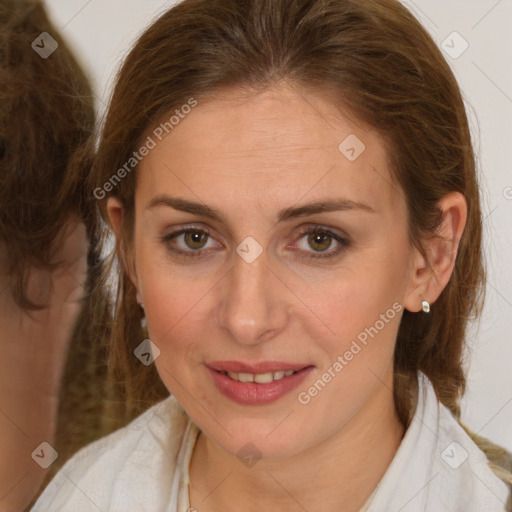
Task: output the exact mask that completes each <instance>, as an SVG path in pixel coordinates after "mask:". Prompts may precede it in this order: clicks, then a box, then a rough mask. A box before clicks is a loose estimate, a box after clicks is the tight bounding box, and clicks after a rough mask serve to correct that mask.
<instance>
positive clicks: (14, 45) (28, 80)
mask: <svg viewBox="0 0 512 512" xmlns="http://www.w3.org/2000/svg"><path fill="white" fill-rule="evenodd" d="M43 31H45V32H48V33H49V34H50V35H51V36H52V37H53V38H54V39H56V40H57V42H58V48H57V49H56V50H55V51H54V52H53V53H52V54H51V55H50V56H48V57H47V58H46V59H45V58H42V57H41V56H40V55H38V54H37V53H36V51H34V49H32V47H31V45H32V42H33V41H34V40H36V38H38V36H39V35H40V34H41V32H43ZM94 130H95V112H94V105H93V94H92V90H91V87H90V85H89V81H88V79H87V77H86V75H85V73H84V72H83V70H82V68H81V67H80V65H79V63H78V62H77V61H76V59H75V57H74V56H73V54H72V53H71V51H70V50H69V48H68V46H67V44H66V43H65V41H63V40H62V39H61V37H60V35H59V33H58V31H57V30H56V29H55V27H54V26H53V25H52V23H51V22H50V20H49V19H48V16H47V14H46V12H45V9H44V5H43V4H42V3H41V1H39V0H16V1H10V0H9V1H5V0H0V244H2V246H3V247H2V249H3V250H2V253H5V255H6V257H7V259H6V261H2V262H1V265H2V269H1V270H2V272H3V271H4V270H6V271H7V272H8V275H9V287H8V290H7V291H8V293H10V294H11V296H12V297H13V299H14V300H15V301H16V303H17V305H18V306H19V307H20V308H21V309H22V310H23V311H24V312H26V313H30V311H32V310H35V309H42V308H44V307H46V306H48V305H47V304H45V303H39V302H38V301H34V298H33V297H32V296H29V295H28V293H27V277H28V275H29V273H30V270H31V269H32V268H39V269H45V270H48V271H51V270H53V269H54V268H55V267H57V266H58V265H59V264H60V262H58V261H55V258H54V254H55V253H56V252H57V250H58V249H59V244H60V243H61V237H62V234H63V231H64V229H65V227H66V225H67V224H68V222H69V221H70V219H71V218H72V217H74V218H76V219H78V220H81V221H82V222H84V224H85V226H86V232H87V237H88V240H89V250H88V254H87V262H88V273H87V278H86V283H85V297H84V299H83V305H82V308H81V310H80V313H79V316H78V319H77V324H76V326H75V329H74V331H73V334H72V336H71V341H70V344H69V349H68V355H67V360H66V365H65V367H64V369H63V379H62V384H61V388H60V395H59V411H58V418H57V429H56V436H55V442H53V441H52V445H53V446H54V447H55V448H56V449H57V452H58V453H59V458H58V459H57V461H56V462H55V463H54V464H52V467H51V468H50V469H49V470H48V471H47V473H46V481H49V480H50V479H51V477H52V476H53V475H54V474H55V473H56V471H57V470H58V468H59V467H60V466H61V465H62V464H63V463H64V462H65V461H66V459H67V458H68V457H70V456H71V455H72V454H73V453H74V452H75V451H76V450H77V449H78V448H80V447H81V446H84V445H85V444H88V443H89V442H91V441H92V440H94V439H97V438H99V437H101V436H103V435H105V434H107V433H108V432H110V431H112V430H113V429H114V428H116V427H118V426H119V425H121V424H122V422H123V416H122V413H123V411H118V406H115V405H112V406H109V404H110V403H112V404H115V403H119V402H120V401H121V396H120V395H118V394H117V393H116V391H115V390H116V387H115V385H114V383H113V382H111V380H112V379H110V376H109V373H108V367H107V348H106V347H107V345H106V344H107V343H108V341H109V340H110V329H111V323H112V318H111V312H110V310H109V302H108V296H107V294H106V290H105V289H104V288H102V287H100V286H97V285H96V283H97V282H98V281H99V277H100V275H101V274H102V272H103V271H102V269H101V265H102V260H101V258H100V253H99V251H100V247H101V244H100V243H99V238H100V237H101V235H102V230H101V229H100V224H99V218H98V214H97V210H96V202H95V200H94V197H93V196H92V194H90V193H89V192H88V190H87V189H86V186H85V185H86V183H87V179H88V176H89V173H90V170H91V167H92V161H93V157H94V153H95V149H94V139H93V137H94ZM3 265H6V268H5V269H4V268H3ZM2 291H3V290H0V292H2ZM93 311H94V316H95V321H94V322H93V321H92V317H93ZM26 407H29V404H26ZM116 418H119V420H116ZM34 500H35V498H34Z"/></svg>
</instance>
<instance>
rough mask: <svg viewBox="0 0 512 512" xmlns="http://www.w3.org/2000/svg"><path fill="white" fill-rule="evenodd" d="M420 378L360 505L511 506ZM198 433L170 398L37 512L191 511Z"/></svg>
mask: <svg viewBox="0 0 512 512" xmlns="http://www.w3.org/2000/svg"><path fill="white" fill-rule="evenodd" d="M418 378H419V396H418V405H417V407H416V411H415V414H414V417H413V420H412V422H411V424H410V426H409V428H408V429H407V431H406V433H405V436H404V438H403V440H402V442H401V444H400V446H399V448H398V450H397V452H396V454H395V457H394V458H393V460H392V462H391V464H390V466H389V468H388V469H387V471H386V473H385V474H384V476H383V478H382V480H381V481H380V483H379V485H378V486H377V488H376V490H375V492H374V493H373V495H372V496H370V498H369V500H368V502H367V503H366V505H365V507H363V509H362V510H367V512H498V511H499V512H504V511H506V506H505V504H506V502H507V499H508V494H509V491H508V487H507V486H506V485H505V484H504V483H503V482H502V481H501V480H500V479H499V478H498V477H496V476H495V475H494V473H493V472H492V471H491V470H490V469H489V467H488V465H487V458H486V456H485V454H484V453H483V452H482V451H480V449H479V448H478V447H477V446H476V444H475V443H474V442H473V441H472V440H471V438H470V437H469V436H468V435H467V434H466V432H465V431H464V430H463V429H462V427H461V426H460V425H459V424H458V422H457V421H456V420H455V418H454V417H453V415H452V414H451V412H450V411H449V410H448V409H447V408H446V407H445V406H444V405H442V404H440V403H439V402H438V400H437V398H436V395H435V392H434V389H433V386H432V384H431V382H430V381H429V380H428V379H427V377H426V376H425V375H423V374H421V373H420V374H419V377H418ZM198 433H199V428H198V427H197V426H196V425H195V424H194V423H193V422H192V421H191V420H190V419H189V418H188V416H187V414H186V413H185V412H184V411H183V409H182V408H181V407H180V405H179V404H178V403H177V401H176V400H175V399H174V398H173V397H169V398H167V399H165V400H163V401H162V402H160V403H158V404H156V405H155V406H153V407H152V408H151V409H149V410H148V411H146V412H145V413H144V414H142V415H141V416H139V417H138V418H137V419H135V420H134V421H133V422H132V423H130V424H129V425H127V426H126V427H124V428H122V429H120V430H118V431H117V432H114V433H113V434H110V435H109V436H107V437H105V438H103V439H100V440H98V441H96V442H94V443H92V444H90V445H89V446H86V447H85V448H83V449H82V450H80V451H79V452H78V453H77V454H75V455H74V456H73V457H72V458H71V459H70V460H69V461H68V462H67V463H66V464H65V465H64V467H63V468H62V469H61V470H60V471H59V473H58V474H57V475H56V476H55V478H54V479H53V480H52V481H51V482H50V484H49V485H48V486H47V487H46V489H45V490H44V492H43V494H42V495H41V496H40V497H39V499H38V501H37V503H36V504H35V505H34V507H33V508H32V512H70V511H71V512H98V511H101V512H142V511H147V512H188V511H189V508H190V504H189V496H188V483H189V476H188V468H189V462H190V459H191V455H192V452H193V449H194V446H195V442H196V439H197V436H198ZM371 463H372V461H371V460H368V464H371ZM366 507H368V508H366ZM192 510H193V509H192Z"/></svg>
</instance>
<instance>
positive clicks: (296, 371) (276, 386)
mask: <svg viewBox="0 0 512 512" xmlns="http://www.w3.org/2000/svg"><path fill="white" fill-rule="evenodd" d="M207 369H208V370H209V372H210V374H211V376H212V377H213V380H214V382H215V384H216V386H217V389H218V390H219V391H220V392H221V393H222V394H223V395H224V396H226V397H228V398H230V399H231V400H233V401H235V402H237V403H240V404H245V405H258V404H268V403H271V402H274V401H276V400H278V399H279V398H281V397H282V396H284V395H285V394H287V393H288V392H290V391H291V390H292V389H294V388H295V387H297V386H298V385H299V384H300V382H302V381H303V380H304V379H305V378H306V376H307V375H308V374H309V373H310V371H311V370H312V369H313V366H311V365H307V364H300V363H299V364H294V363H283V362H277V361H273V362H268V361H266V362H262V363H257V364H247V363H242V362H238V361H216V362H213V363H209V364H208V365H207Z"/></svg>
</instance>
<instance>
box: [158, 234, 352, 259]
mask: <svg viewBox="0 0 512 512" xmlns="http://www.w3.org/2000/svg"><path fill="white" fill-rule="evenodd" d="M191 232H192V233H201V234H203V235H206V236H207V237H209V238H211V239H213V237H211V236H210V232H209V231H208V229H206V228H196V227H193V226H191V227H186V228H182V229H180V230H178V231H174V232H173V233H169V234H167V235H164V236H162V237H161V239H160V240H161V242H162V243H163V244H164V245H166V246H167V248H168V250H170V251H172V252H173V253H175V254H177V255H179V256H183V257H185V258H202V257H205V256H206V253H208V252H209V251H210V250H211V249H206V250H203V249H197V250H193V249H190V250H189V251H184V250H182V249H177V248H175V247H171V246H170V244H169V242H170V241H171V240H174V239H175V238H177V237H178V236H180V235H184V234H186V233H191ZM315 233H316V234H322V235H327V236H328V237H330V238H331V239H332V240H334V241H336V242H338V244H339V245H338V247H337V248H336V249H335V250H331V251H329V252H327V251H318V252H314V251H306V252H308V253H310V254H309V255H308V256H304V257H302V256H298V257H299V258H303V259H318V258H332V257H334V256H337V255H339V254H340V253H341V252H343V251H344V250H346V249H347V248H348V247H349V246H350V241H349V240H348V239H347V238H343V237H341V236H339V235H337V234H336V233H334V232H333V231H331V230H330V229H328V228H324V227H323V226H314V227H312V228H305V229H303V230H301V232H300V233H299V237H298V239H297V241H300V240H302V239H303V238H304V237H305V236H309V235H311V234H315ZM295 243H296V242H295Z"/></svg>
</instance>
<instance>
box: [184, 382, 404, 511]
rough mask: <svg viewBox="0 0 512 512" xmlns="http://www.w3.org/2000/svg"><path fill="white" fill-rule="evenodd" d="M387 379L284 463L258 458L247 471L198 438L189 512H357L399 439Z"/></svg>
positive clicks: (399, 429) (401, 430) (401, 431)
mask: <svg viewBox="0 0 512 512" xmlns="http://www.w3.org/2000/svg"><path fill="white" fill-rule="evenodd" d="M389 380H390V382H383V383H381V384H379V386H378V387H377V389H376V390H375V392H374V393H373V394H372V396H371V397H370V399H369V400H368V401H367V402H366V403H365V405H364V406H363V407H362V408H361V409H360V410H359V412H358V413H357V414H356V415H355V416H354V417H353V418H352V419H351V420H350V422H349V423H347V424H346V425H345V426H344V427H343V429H342V430H341V431H339V432H337V433H336V434H334V435H333V436H332V437H330V438H329V439H326V440H325V441H324V442H322V443H321V444H320V445H316V446H314V447H313V448H310V449H308V450H304V451H301V452H299V453H296V454H294V455H293V456H290V457H287V458H281V459H261V460H259V461H258V462H257V463H256V464H255V465H254V466H252V467H251V468H248V467H245V466H244V465H243V464H241V462H240V460H239V459H238V458H237V457H236V456H234V455H232V454H230V453H227V452H226V451H224V450H223V449H222V448H220V447H219V446H218V445H217V444H215V443H214V442H213V441H211V440H210V439H208V438H207V437H206V436H205V435H204V434H202V433H201V434H200V435H199V438H198V440H197V444H196V447H195V450H194V453H193V455H192V459H191V462H190V482H191V485H190V499H191V507H195V509H196V510H200V511H201V512H208V511H214V510H216V511H218V510H224V511H234V510H262V509H264V510H267V511H270V512H273V511H274V510H275V511H281V510H283V509H284V510H287V511H290V512H295V511H297V512H299V511H300V512H303V511H304V510H318V509H319V508H321V509H322V510H323V511H325V512H330V511H333V512H334V511H339V510H343V511H344V512H358V511H359V510H360V509H361V507H362V506H363V505H364V503H365V502H366V500H367V499H368V497H369V496H370V495H371V493H372V491H373V490H374V489H375V487H376V486H377V484H378V483H379V481H380V480H381V478H382V476H383V475H384V473H385V472H386V469H387V468H388V466H389V464H390V463H391V461H392V459H393V457H394V455H395V453H396V450H397V449H398V446H399V445H400V442H401V440H402V437H403V434H404V428H403V426H402V424H401V423H400V421H399V420H398V417H397V415H396V412H395V407H394V402H393V393H392V392H391V391H390V390H391V389H392V377H390V379H389ZM248 504H250V505H249V506H248Z"/></svg>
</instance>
